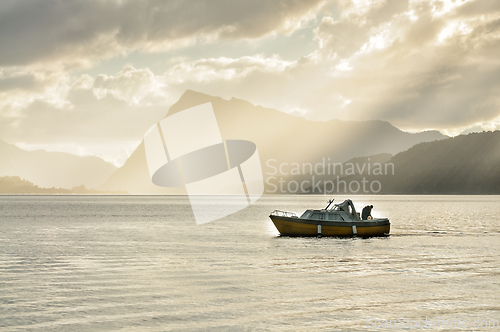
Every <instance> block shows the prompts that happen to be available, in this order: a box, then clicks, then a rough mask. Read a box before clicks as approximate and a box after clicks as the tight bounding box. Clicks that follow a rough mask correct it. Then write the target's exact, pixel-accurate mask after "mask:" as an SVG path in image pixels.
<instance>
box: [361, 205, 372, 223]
mask: <svg viewBox="0 0 500 332" xmlns="http://www.w3.org/2000/svg"><path fill="white" fill-rule="evenodd" d="M372 209H373V205H367V206H365V207H364V208H363V211H362V212H361V219H362V220H368V218H370V219H372Z"/></svg>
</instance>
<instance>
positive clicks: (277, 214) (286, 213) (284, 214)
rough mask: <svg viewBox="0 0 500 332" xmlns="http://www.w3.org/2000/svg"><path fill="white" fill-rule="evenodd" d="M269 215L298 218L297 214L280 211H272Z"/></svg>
mask: <svg viewBox="0 0 500 332" xmlns="http://www.w3.org/2000/svg"><path fill="white" fill-rule="evenodd" d="M271 215H272V216H277V217H288V218H298V216H297V214H296V213H294V212H287V211H281V210H274V211H273V212H271Z"/></svg>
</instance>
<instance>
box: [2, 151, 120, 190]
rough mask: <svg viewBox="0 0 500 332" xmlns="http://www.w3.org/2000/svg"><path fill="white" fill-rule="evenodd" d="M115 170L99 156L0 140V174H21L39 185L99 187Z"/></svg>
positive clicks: (49, 186)
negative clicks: (33, 148)
mask: <svg viewBox="0 0 500 332" xmlns="http://www.w3.org/2000/svg"><path fill="white" fill-rule="evenodd" d="M115 171H116V167H115V166H113V165H111V164H110V163H107V162H105V161H104V160H102V159H101V158H98V157H93V156H92V157H78V156H75V155H72V154H69V153H63V152H47V151H44V150H37V151H26V150H23V149H20V148H18V147H17V146H15V145H12V144H8V143H6V142H4V141H0V176H19V177H21V178H23V179H26V180H28V181H30V182H33V183H34V185H37V186H40V187H48V188H51V187H56V188H73V187H77V186H81V185H84V186H85V187H87V188H97V186H99V185H100V184H102V183H103V182H104V181H105V180H106V179H107V178H109V176H110V175H111V174H112V173H114V172H115Z"/></svg>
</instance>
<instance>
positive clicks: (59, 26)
mask: <svg viewBox="0 0 500 332" xmlns="http://www.w3.org/2000/svg"><path fill="white" fill-rule="evenodd" d="M323 2H324V0H292V1H280V0H255V1H243V0H239V1H227V0H194V1H161V0H144V1H127V0H124V1H120V0H109V1H104V0H88V1H77V0H67V1H57V0H23V1H18V0H4V1H2V2H1V3H0V45H2V52H0V67H1V66H4V67H7V66H19V65H28V64H33V63H53V62H59V63H61V62H62V63H66V64H68V65H69V66H88V65H90V64H91V63H92V62H93V61H96V60H99V59H102V58H109V57H112V56H114V55H117V54H124V53H126V52H129V51H131V50H134V49H142V50H144V51H164V50H168V49H172V48H178V47H185V46H186V45H192V44H194V43H195V42H196V41H198V40H201V41H211V40H212V41H213V40H217V39H226V40H238V39H255V38H260V37H263V36H266V35H269V34H273V33H290V32H292V31H294V30H295V29H297V28H298V27H299V24H300V22H302V21H304V20H309V19H312V18H314V16H315V15H314V14H315V12H316V11H317V10H318V9H319V8H320V7H321V4H322V3H323Z"/></svg>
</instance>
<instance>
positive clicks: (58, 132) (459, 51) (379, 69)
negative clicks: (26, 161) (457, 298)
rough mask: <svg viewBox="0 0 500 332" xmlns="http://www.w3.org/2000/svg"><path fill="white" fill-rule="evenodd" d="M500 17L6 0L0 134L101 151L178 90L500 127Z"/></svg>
mask: <svg viewBox="0 0 500 332" xmlns="http://www.w3.org/2000/svg"><path fill="white" fill-rule="evenodd" d="M194 3H195V4H196V5H194ZM499 22H500V2H499V1H496V0H469V1H458V0H457V1H452V0H428V1H424V0H409V1H404V0H377V1H368V0H353V1H348V0H338V1H335V0H331V1H326V0H325V1H321V0H317V1H298V0H297V1H287V2H281V1H269V0H266V1H264V0H262V1H260V0H259V1H252V2H248V1H232V2H229V3H228V2H225V1H218V0H215V1H204V0H197V1H194V2H184V1H178V2H173V1H159V0H148V1H140V2H137V1H98V0H91V1H87V2H79V1H64V2H60V1H52V0H46V1H40V0H22V1H18V0H16V1H14V0H6V1H3V2H2V3H1V4H0V46H1V47H2V52H0V139H3V140H6V141H8V142H11V143H22V144H25V145H24V146H29V145H30V144H31V145H32V146H39V145H40V144H44V146H46V147H50V146H51V145H52V146H53V147H58V146H59V147H61V146H64V144H68V143H67V142H75V144H81V145H82V146H83V145H84V146H86V147H88V148H86V149H85V153H95V154H99V153H100V154H101V155H102V152H99V151H98V149H97V148H96V147H97V146H98V144H103V145H106V144H108V145H109V146H116V144H119V143H118V142H124V143H123V144H124V146H130V142H139V141H140V140H141V136H142V133H143V132H144V130H145V128H148V127H149V126H150V125H151V124H152V123H155V122H157V121H158V119H160V118H162V117H163V116H165V114H166V113H167V110H168V107H169V106H170V105H172V104H173V103H174V102H175V101H177V100H178V98H179V97H180V96H181V95H182V93H183V92H184V91H185V90H187V89H192V90H196V91H200V92H203V93H208V94H212V95H217V96H222V97H224V98H231V97H236V98H241V99H246V100H248V101H250V102H252V103H253V104H260V105H263V106H267V107H273V108H276V109H278V110H282V111H285V112H289V113H291V114H294V115H297V116H303V117H306V118H308V119H311V120H329V119H343V120H360V119H362V120H368V119H378V120H385V121H389V122H390V123H392V124H393V125H395V126H397V127H399V128H401V129H405V130H409V131H412V132H415V131H419V130H424V129H437V130H440V131H441V132H443V133H452V134H458V133H460V132H462V131H465V132H467V131H470V130H481V129H489V130H491V129H495V128H497V129H498V128H499V120H498V119H499V118H500V97H499V96H500V82H499V79H498V77H500V60H499V59H500V23H499ZM296 50H308V51H307V52H305V51H304V52H302V53H301V54H302V55H303V56H291V54H298V53H297V52H296ZM299 53H300V52H299ZM117 123H119V125H118V126H117ZM126 142H128V143H126ZM61 149H62V148H61ZM65 149H66V148H65ZM127 151H128V150H127ZM106 153H108V152H106ZM107 158H108V160H110V157H109V154H108V157H107ZM116 160H123V157H122V156H121V155H120V154H119V153H117V154H116ZM115 163H119V162H115Z"/></svg>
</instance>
